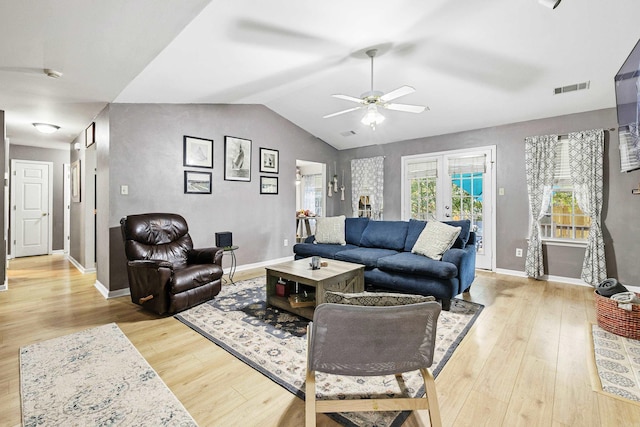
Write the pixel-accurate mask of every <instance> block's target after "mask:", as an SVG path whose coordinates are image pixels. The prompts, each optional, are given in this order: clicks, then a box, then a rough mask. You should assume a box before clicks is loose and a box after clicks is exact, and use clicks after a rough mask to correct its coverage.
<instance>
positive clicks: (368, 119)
mask: <svg viewBox="0 0 640 427" xmlns="http://www.w3.org/2000/svg"><path fill="white" fill-rule="evenodd" d="M377 53H378V50H377V49H370V50H368V51H367V52H366V54H367V56H368V57H369V58H371V90H370V91H369V92H365V93H363V94H362V95H361V97H360V98H356V97H353V96H349V95H341V94H335V95H331V96H333V97H334V98H338V99H343V100H345V101H350V102H356V103H358V104H360V105H359V106H357V107H353V108H348V109H346V110H342V111H338V112H337V113H333V114H328V115H326V116H324V117H323V118H324V119H328V118H330V117H335V116H339V115H341V114H345V113H349V112H351V111H355V110H360V109H363V108H366V109H367V112H366V114H365V115H364V117H363V118H362V120H361V122H362V123H363V124H365V125H368V126H370V127H371V129H373V130H375V128H376V125H379V124H380V123H382V122H383V121H384V119H385V117H384V116H383V115H382V114H380V112H379V111H378V107H381V108H386V109H387V110H396V111H404V112H407V113H422V112H423V111H424V110H428V108H427V107H425V106H423V105H409V104H392V103H389V101H392V100H394V99H396V98H400V97H401V96H405V95H408V94H410V93H413V92H415V91H416V90H415V89H414V88H412V87H411V86H401V87H399V88H398V89H396V90H392V91H391V92H389V93H387V94H384V93H382V92H379V91H374V90H373V58H374V57H375V56H376V54H377Z"/></svg>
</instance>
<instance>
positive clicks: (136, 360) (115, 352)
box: [20, 323, 197, 427]
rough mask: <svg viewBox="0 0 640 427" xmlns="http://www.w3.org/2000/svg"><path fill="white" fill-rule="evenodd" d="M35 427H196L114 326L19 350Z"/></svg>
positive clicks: (26, 415) (26, 407)
mask: <svg viewBox="0 0 640 427" xmlns="http://www.w3.org/2000/svg"><path fill="white" fill-rule="evenodd" d="M20 391H21V397H22V420H23V425H24V426H26V427H31V426H34V427H35V426H149V427H151V426H185V427H186V426H196V425H197V424H196V423H195V421H194V420H193V418H191V415H189V413H188V412H187V410H186V409H185V408H184V407H183V406H182V404H181V403H180V402H179V401H178V399H177V398H176V397H175V396H174V395H173V393H171V391H170V390H169V389H168V388H167V386H166V385H165V384H164V382H163V381H162V379H160V377H159V376H158V374H157V373H156V372H155V371H154V370H153V369H152V368H151V366H149V364H148V363H147V361H146V360H145V359H144V358H143V357H142V355H141V354H140V353H139V352H138V350H137V349H136V348H135V347H134V346H133V344H132V343H131V342H130V341H129V340H128V339H127V337H126V336H125V335H124V334H123V333H122V331H121V330H120V328H118V326H117V325H116V324H115V323H111V324H108V325H104V326H100V327H97V328H92V329H87V330H85V331H82V332H77V333H75V334H71V335H65V336H62V337H59V338H55V339H51V340H47V341H42V342H39V343H36V344H32V345H29V346H26V347H22V348H21V349H20Z"/></svg>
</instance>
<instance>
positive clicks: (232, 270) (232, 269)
mask: <svg viewBox="0 0 640 427" xmlns="http://www.w3.org/2000/svg"><path fill="white" fill-rule="evenodd" d="M238 249H240V246H235V245H234V246H225V247H224V248H222V250H223V251H224V252H228V253H229V254H231V267H230V268H229V281H230V282H231V284H235V282H234V281H233V275H234V274H236V267H237V264H236V251H237V250H238Z"/></svg>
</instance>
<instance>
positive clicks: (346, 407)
mask: <svg viewBox="0 0 640 427" xmlns="http://www.w3.org/2000/svg"><path fill="white" fill-rule="evenodd" d="M423 298H424V297H423ZM328 300H330V298H328ZM353 303H354V302H353V301H346V304H353ZM440 310H441V307H440V304H438V303H437V302H434V301H431V302H419V303H415V304H406V305H399V306H386V307H380V306H358V305H345V304H334V303H325V304H320V305H319V306H318V307H316V310H315V313H314V315H313V322H311V323H310V324H309V327H308V350H307V352H308V353H307V377H306V388H305V392H306V403H305V406H306V407H305V411H306V426H307V427H309V426H315V424H316V413H325V412H359V411H390V410H416V409H427V410H429V418H430V420H431V425H432V426H440V425H441V420H440V411H439V409H438V397H437V395H436V388H435V382H434V378H433V374H432V373H431V370H430V369H429V367H430V366H431V364H432V363H433V353H434V347H435V338H436V325H437V320H438V316H439V315H440ZM415 370H419V371H420V373H421V374H422V377H423V379H424V388H425V391H426V393H425V397H417V398H415V397H398V398H383V399H349V398H347V399H340V400H316V389H315V373H316V372H325V373H328V374H334V375H353V376H377V375H395V376H396V378H397V379H398V380H399V382H400V383H401V375H402V373H403V372H409V371H415ZM401 389H402V387H401ZM381 392H382V393H384V390H381Z"/></svg>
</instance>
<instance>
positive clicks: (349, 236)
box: [344, 217, 369, 246]
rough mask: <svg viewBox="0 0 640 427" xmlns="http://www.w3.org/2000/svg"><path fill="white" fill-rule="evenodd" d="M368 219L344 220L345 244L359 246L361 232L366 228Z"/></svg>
mask: <svg viewBox="0 0 640 427" xmlns="http://www.w3.org/2000/svg"><path fill="white" fill-rule="evenodd" d="M368 223H369V218H367V217H362V218H347V219H345V220H344V233H345V240H346V241H347V243H350V244H352V245H357V246H360V239H362V232H363V231H364V229H365V228H366V227H367V224H368Z"/></svg>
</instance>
